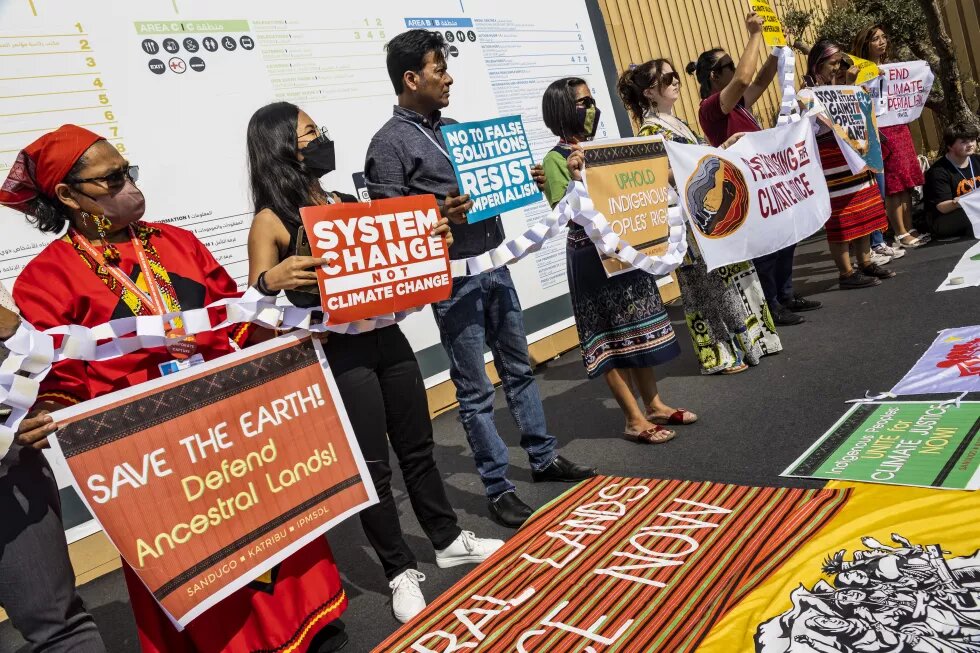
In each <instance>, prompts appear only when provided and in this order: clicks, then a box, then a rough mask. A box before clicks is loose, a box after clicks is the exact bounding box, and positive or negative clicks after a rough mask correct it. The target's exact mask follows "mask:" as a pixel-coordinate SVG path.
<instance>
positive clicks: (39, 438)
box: [17, 410, 58, 449]
mask: <svg viewBox="0 0 980 653" xmlns="http://www.w3.org/2000/svg"><path fill="white" fill-rule="evenodd" d="M57 429H58V425H57V424H55V423H54V420H53V419H51V416H50V415H49V414H48V411H46V410H42V411H39V412H37V413H34V414H33V415H31V416H29V417H26V418H24V421H22V422H21V423H20V427H19V428H18V429H17V444H19V445H21V446H24V447H33V448H35V449H47V448H48V446H49V445H48V436H49V435H51V434H52V433H54V432H55V431H56V430H57Z"/></svg>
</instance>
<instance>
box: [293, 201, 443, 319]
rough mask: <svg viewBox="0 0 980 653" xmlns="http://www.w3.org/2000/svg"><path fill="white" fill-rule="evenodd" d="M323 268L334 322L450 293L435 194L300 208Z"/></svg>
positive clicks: (325, 299)
mask: <svg viewBox="0 0 980 653" xmlns="http://www.w3.org/2000/svg"><path fill="white" fill-rule="evenodd" d="M300 214H301V215H302V217H303V225H304V227H305V229H306V233H307V234H308V235H309V240H310V250H311V251H312V253H313V256H315V257H318V258H323V259H325V260H326V265H323V266H321V267H319V268H317V280H318V283H319V285H320V303H321V304H322V306H323V310H324V312H325V313H326V314H327V324H330V325H336V324H347V323H349V322H356V321H358V320H364V319H367V318H371V317H376V316H378V315H384V314H386V313H394V312H397V311H403V310H406V309H409V308H415V307H416V306H424V305H426V304H431V303H433V302H437V301H442V300H443V299H447V298H448V297H449V294H450V293H451V292H452V277H451V276H450V273H449V250H448V249H447V248H446V243H445V240H444V239H443V238H442V237H441V236H435V237H433V236H430V235H429V233H430V232H431V231H432V229H433V227H435V226H436V224H437V223H438V222H439V219H440V214H439V206H438V205H437V204H436V199H435V197H433V196H432V195H412V196H409V197H396V198H392V199H386V200H375V201H373V202H370V203H366V204H365V203H360V202H357V203H348V204H329V205H326V206H313V207H305V208H303V209H301V210H300Z"/></svg>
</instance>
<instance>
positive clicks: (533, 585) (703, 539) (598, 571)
mask: <svg viewBox="0 0 980 653" xmlns="http://www.w3.org/2000/svg"><path fill="white" fill-rule="evenodd" d="M847 496H848V494H847V492H844V491H838V490H802V489H790V488H757V487H743V486H738V485H724V484H720V483H696V482H693V481H662V480H655V479H640V478H614V477H608V476H600V477H596V478H593V479H590V480H588V481H585V482H583V483H581V484H580V485H578V486H576V487H575V488H573V489H571V490H569V491H568V492H566V493H565V494H563V495H562V496H561V497H559V498H558V499H556V500H555V501H553V502H551V503H550V504H548V506H546V507H545V508H542V509H541V510H539V511H538V512H536V513H535V514H534V516H533V517H531V519H530V520H529V521H528V522H527V523H526V524H525V525H524V526H523V527H521V530H520V531H518V532H517V534H516V535H514V536H513V537H512V538H510V539H509V540H508V541H507V543H506V544H505V545H504V547H503V548H501V549H500V550H499V551H497V553H495V554H494V555H493V556H492V557H491V558H490V559H489V560H487V561H486V562H484V563H483V564H481V565H480V566H479V567H478V568H477V569H475V570H473V571H472V572H471V573H470V574H468V575H467V576H466V577H465V578H463V579H462V580H461V581H459V582H458V583H457V584H456V585H455V586H453V587H452V588H451V589H449V590H448V591H446V592H444V593H443V594H442V596H441V597H439V598H438V599H435V600H434V601H432V602H431V603H429V605H428V607H427V608H426V609H425V610H424V611H423V612H422V613H421V614H420V615H419V616H418V617H416V618H415V619H413V620H412V621H411V622H410V623H408V624H406V625H405V626H403V627H402V628H401V629H399V630H398V631H397V632H396V633H395V634H393V635H392V636H391V637H389V638H388V639H387V640H385V641H384V642H382V643H381V645H380V646H379V647H378V648H377V649H375V650H378V651H385V652H386V653H458V652H460V651H473V652H474V653H497V652H500V651H513V652H515V653H529V652H531V651H533V652H536V653H543V652H554V653H558V652H559V651H605V650H616V651H670V652H671V653H687V652H689V651H694V650H695V649H697V647H698V644H699V643H700V642H701V640H702V639H703V638H704V637H705V635H706V634H707V633H708V631H709V630H710V629H711V627H712V626H713V625H714V624H715V623H716V622H717V621H718V620H719V619H720V618H722V617H723V616H724V615H725V613H726V612H727V611H728V610H729V609H730V608H731V607H732V606H734V605H736V604H737V603H738V602H739V601H740V600H741V599H742V598H743V597H744V596H746V595H747V594H748V593H749V592H751V591H752V589H754V587H755V586H756V585H757V584H759V583H762V582H764V581H765V579H766V578H767V577H768V576H769V575H770V574H771V573H773V572H774V571H775V570H776V569H778V568H779V566H780V565H781V564H782V563H783V562H784V561H785V560H786V559H787V558H788V557H789V556H791V555H792V554H793V553H794V552H795V551H796V549H797V547H798V546H799V543H800V542H801V541H805V540H806V539H807V538H808V537H810V536H812V535H814V534H816V533H818V532H819V531H820V529H821V528H823V527H824V526H825V525H826V524H827V523H828V522H829V521H830V520H831V519H833V517H834V515H836V514H837V512H838V511H839V510H840V509H841V508H842V507H843V506H844V505H845V504H846V501H847Z"/></svg>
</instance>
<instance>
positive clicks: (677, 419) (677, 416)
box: [647, 408, 698, 426]
mask: <svg viewBox="0 0 980 653" xmlns="http://www.w3.org/2000/svg"><path fill="white" fill-rule="evenodd" d="M647 420H648V421H649V422H650V423H651V424H658V425H660V426H667V425H670V426H675V425H677V426H683V425H685V424H694V422H696V421H698V416H697V415H695V414H694V413H692V412H691V411H689V410H687V409H686V408H678V409H677V410H675V411H674V412H673V413H671V414H670V416H669V417H662V416H660V415H654V414H653V413H648V414H647Z"/></svg>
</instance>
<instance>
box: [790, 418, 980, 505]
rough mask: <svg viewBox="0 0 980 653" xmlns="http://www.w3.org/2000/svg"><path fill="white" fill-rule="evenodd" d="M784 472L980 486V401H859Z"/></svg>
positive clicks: (895, 482) (928, 484)
mask: <svg viewBox="0 0 980 653" xmlns="http://www.w3.org/2000/svg"><path fill="white" fill-rule="evenodd" d="M783 476H802V477H808V478H825V479H834V480H845V481H864V482H868V483H887V484H890V485H914V486H920V487H936V488H946V489H960V490H962V489H970V490H977V489H980V402H977V401H963V402H939V401H937V402H928V401H881V402H867V403H861V404H857V405H855V406H854V407H853V408H851V409H850V410H849V411H848V412H847V414H845V415H844V417H842V418H841V420H840V421H839V422H837V423H836V424H834V426H833V427H831V429H830V430H829V431H828V432H827V433H826V434H825V435H824V436H823V437H821V438H820V439H819V440H817V441H816V442H815V443H814V445H813V446H812V447H810V449H809V450H808V451H807V452H806V453H805V454H803V455H802V456H801V457H800V458H799V459H798V460H797V461H796V462H794V463H793V464H792V465H790V466H789V469H787V470H786V471H785V472H783Z"/></svg>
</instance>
